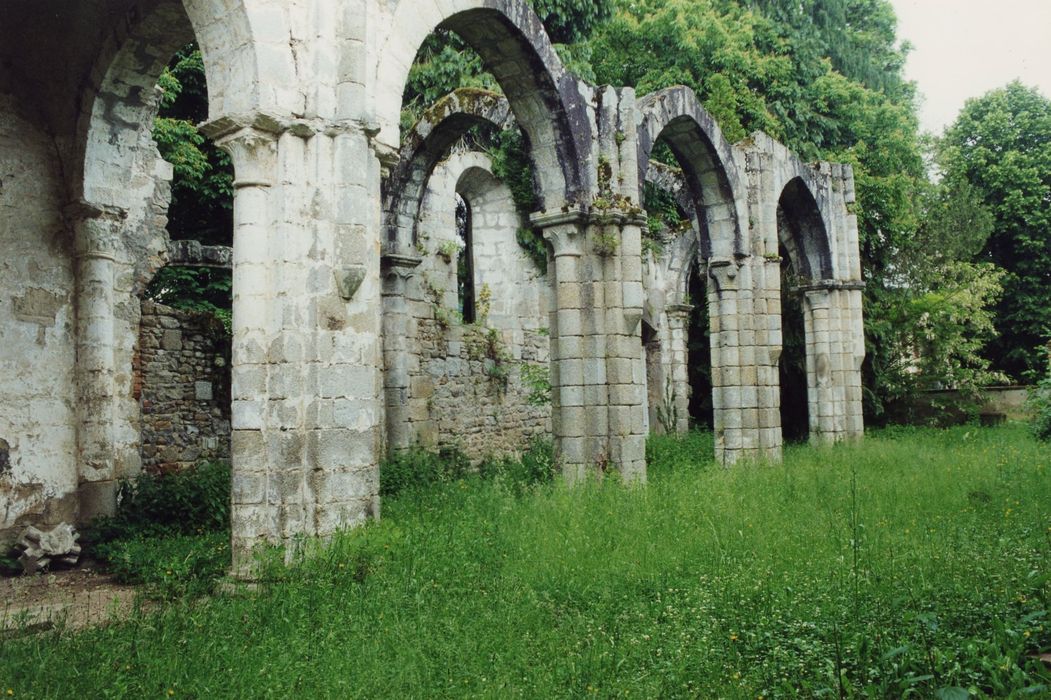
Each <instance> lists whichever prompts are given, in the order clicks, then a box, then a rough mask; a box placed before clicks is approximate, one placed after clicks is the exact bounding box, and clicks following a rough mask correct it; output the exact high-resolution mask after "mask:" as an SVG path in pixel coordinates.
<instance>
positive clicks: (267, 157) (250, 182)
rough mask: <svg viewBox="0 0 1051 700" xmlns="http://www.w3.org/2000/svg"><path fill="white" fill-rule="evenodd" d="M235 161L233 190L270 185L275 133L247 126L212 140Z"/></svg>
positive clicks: (273, 162)
mask: <svg viewBox="0 0 1051 700" xmlns="http://www.w3.org/2000/svg"><path fill="white" fill-rule="evenodd" d="M215 143H216V145H217V146H219V148H222V149H223V150H224V151H226V152H227V153H229V154H230V158H231V159H232V160H233V163H234V189H241V188H244V187H270V186H272V185H273V184H274V180H275V178H276V174H275V173H276V170H277V134H276V133H274V132H272V131H267V130H263V129H260V128H258V127H256V126H248V127H244V128H242V129H238V130H237V131H234V132H231V133H228V134H226V135H224V136H222V137H220V138H218V139H216V141H215Z"/></svg>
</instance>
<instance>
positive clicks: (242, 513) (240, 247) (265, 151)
mask: <svg viewBox="0 0 1051 700" xmlns="http://www.w3.org/2000/svg"><path fill="white" fill-rule="evenodd" d="M218 145H219V146H221V147H222V148H224V149H225V150H226V151H227V152H228V153H229V154H230V156H231V158H232V159H233V163H234V168H235V171H236V179H235V180H234V240H233V260H232V269H233V333H232V338H231V370H230V398H231V403H232V405H231V414H230V415H231V420H230V423H231V430H232V433H231V445H230V461H231V464H232V468H233V485H232V492H231V511H230V516H231V527H232V536H233V540H232V552H233V572H234V573H235V574H238V575H249V574H250V569H251V563H252V561H251V551H252V548H253V547H254V546H255V545H256V544H257V543H259V542H260V541H261V540H270V541H279V537H278V534H279V533H278V527H279V526H278V510H279V508H280V506H281V504H282V494H280V493H279V492H278V488H277V487H278V481H279V465H278V464H275V463H274V461H273V458H274V457H276V456H277V455H276V454H275V451H276V448H279V446H278V445H276V444H271V443H272V442H273V441H274V438H275V437H276V436H272V435H271V433H270V431H269V430H268V428H270V425H269V423H270V419H271V415H270V411H269V408H270V407H269V405H268V403H269V402H268V400H267V399H268V390H269V388H270V365H269V356H268V350H269V346H270V342H271V338H272V336H273V323H272V321H271V302H272V299H273V297H274V296H275V295H274V291H275V290H274V289H273V287H274V281H273V279H272V274H271V273H272V269H271V268H272V264H271V260H272V252H271V238H272V237H273V236H274V233H275V232H274V230H273V229H274V228H275V222H274V211H273V210H272V206H271V198H272V188H273V185H274V181H275V178H276V170H277V135H276V134H274V133H270V132H266V131H262V130H259V129H255V128H250V127H249V128H244V129H241V130H239V131H236V132H235V133H233V134H229V135H226V136H223V137H221V138H220V139H219V140H218ZM290 434H291V436H294V437H293V438H292V439H293V440H295V439H298V440H300V441H301V440H302V439H303V435H302V434H301V433H299V434H297V432H296V431H290Z"/></svg>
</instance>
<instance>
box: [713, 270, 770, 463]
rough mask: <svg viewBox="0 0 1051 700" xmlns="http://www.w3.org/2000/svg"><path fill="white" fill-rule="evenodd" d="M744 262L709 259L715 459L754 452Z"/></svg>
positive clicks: (754, 398)
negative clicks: (744, 341) (744, 344)
mask: <svg viewBox="0 0 1051 700" xmlns="http://www.w3.org/2000/svg"><path fill="white" fill-rule="evenodd" d="M748 266H749V262H748V259H744V260H743V261H739V260H736V259H730V258H712V259H711V261H710V262H709V264H708V275H709V277H710V278H711V280H712V283H711V284H710V285H709V286H708V304H709V307H710V309H711V319H712V321H711V330H712V333H711V343H712V404H713V408H714V413H715V416H714V423H715V458H716V460H717V461H720V462H722V463H723V464H733V463H735V462H737V461H738V460H739V459H741V458H742V457H745V458H748V457H755V456H757V455H758V452H759V390H758V387H757V385H756V383H755V382H756V362H755V348H754V346H752V347H743V346H742V342H743V340H748V339H750V338H753V339H754V335H755V329H754V327H753V326H752V311H753V309H752V304H753V298H752V293H751V274H750V273H751V270H750V268H749V267H748Z"/></svg>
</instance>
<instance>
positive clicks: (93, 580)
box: [0, 567, 141, 634]
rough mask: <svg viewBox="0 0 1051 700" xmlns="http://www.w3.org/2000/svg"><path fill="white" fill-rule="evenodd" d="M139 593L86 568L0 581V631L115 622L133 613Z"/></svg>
mask: <svg viewBox="0 0 1051 700" xmlns="http://www.w3.org/2000/svg"><path fill="white" fill-rule="evenodd" d="M140 593H141V591H140V590H139V589H137V588H135V587H133V586H125V585H121V584H118V583H115V582H114V581H113V578H112V577H111V576H109V575H107V574H103V573H100V572H98V571H96V570H94V569H92V568H89V567H83V568H78V569H71V570H69V571H56V572H53V573H46V574H37V575H35V576H17V577H13V578H0V633H6V634H18V633H21V632H28V631H36V630H45V629H51V628H53V627H55V626H58V625H65V626H66V627H69V628H72V629H81V628H84V627H88V626H92V625H100V624H104V623H107V622H111V621H115V620H121V619H124V618H126V617H128V616H129V615H130V614H131V613H132V612H133V611H134V610H135V608H136V599H137V598H140V597H141V596H140Z"/></svg>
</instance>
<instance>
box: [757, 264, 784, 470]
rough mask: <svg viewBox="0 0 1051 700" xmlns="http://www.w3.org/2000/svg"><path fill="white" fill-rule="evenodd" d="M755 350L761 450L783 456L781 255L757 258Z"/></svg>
mask: <svg viewBox="0 0 1051 700" xmlns="http://www.w3.org/2000/svg"><path fill="white" fill-rule="evenodd" d="M756 264H757V271H756V275H755V276H756V284H755V327H756V331H755V353H756V373H757V375H756V378H757V385H758V387H759V397H758V398H759V452H760V454H762V455H763V456H764V457H765V458H766V459H770V460H774V461H778V460H780V459H781V448H782V445H783V441H784V439H783V435H782V432H781V349H782V345H783V343H782V335H781V332H782V328H781V258H780V257H778V256H776V255H771V256H767V257H764V258H763V259H762V260H758V259H757V260H756Z"/></svg>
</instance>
